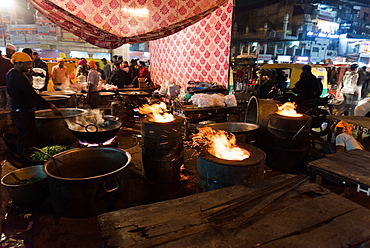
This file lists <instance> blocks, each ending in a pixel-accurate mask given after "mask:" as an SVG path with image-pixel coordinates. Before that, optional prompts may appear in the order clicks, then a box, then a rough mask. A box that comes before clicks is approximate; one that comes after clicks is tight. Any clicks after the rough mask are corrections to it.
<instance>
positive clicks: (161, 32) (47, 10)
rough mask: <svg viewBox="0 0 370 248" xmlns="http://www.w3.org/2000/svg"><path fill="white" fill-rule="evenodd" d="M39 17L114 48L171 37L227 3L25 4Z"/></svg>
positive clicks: (41, 0) (106, 0)
mask: <svg viewBox="0 0 370 248" xmlns="http://www.w3.org/2000/svg"><path fill="white" fill-rule="evenodd" d="M28 2H30V3H31V4H32V6H33V7H34V8H35V9H37V10H38V11H39V12H40V13H41V14H42V15H44V16H45V17H46V18H48V19H49V20H50V21H52V22H54V23H55V24H57V25H58V26H60V27H61V28H63V29H65V30H67V31H69V32H71V33H73V34H74V35H76V36H78V37H80V38H81V39H83V40H85V41H86V42H89V43H91V44H93V45H95V46H98V47H102V48H111V49H114V48H117V47H120V46H121V45H123V44H125V43H139V42H145V41H150V40H155V39H159V38H163V37H166V36H169V35H172V34H174V33H176V32H178V31H180V30H182V29H184V28H186V27H188V26H190V25H192V24H194V23H196V22H198V21H199V20H201V19H203V18H204V17H206V16H207V15H208V14H210V13H212V12H213V11H214V10H216V9H217V8H218V7H220V6H221V5H222V4H224V3H225V2H227V0H198V1H197V0H28Z"/></svg>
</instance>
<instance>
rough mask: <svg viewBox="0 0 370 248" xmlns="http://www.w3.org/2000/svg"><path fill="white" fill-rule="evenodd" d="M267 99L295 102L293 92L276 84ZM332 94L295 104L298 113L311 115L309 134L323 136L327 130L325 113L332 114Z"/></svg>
mask: <svg viewBox="0 0 370 248" xmlns="http://www.w3.org/2000/svg"><path fill="white" fill-rule="evenodd" d="M267 97H268V98H269V99H273V100H277V101H280V102H281V103H283V104H284V103H286V102H295V97H296V96H295V94H293V93H289V92H284V91H283V90H282V89H281V88H279V87H278V86H273V87H272V88H271V90H270V91H269V93H268V94H267ZM334 99H335V97H334V95H333V94H328V95H327V96H325V97H320V98H314V99H310V100H307V101H304V102H303V103H301V104H300V105H298V106H297V108H296V111H297V113H300V114H305V115H308V116H311V118H312V120H311V132H310V133H311V134H312V135H314V136H324V135H326V134H328V132H329V128H330V127H329V126H328V123H329V122H328V120H327V119H326V116H327V115H332V114H333V109H334V107H333V101H334Z"/></svg>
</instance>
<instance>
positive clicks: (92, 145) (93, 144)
mask: <svg viewBox="0 0 370 248" xmlns="http://www.w3.org/2000/svg"><path fill="white" fill-rule="evenodd" d="M116 137H117V135H116V136H114V137H113V138H111V139H109V140H107V141H105V142H103V143H102V144H101V145H103V146H109V145H111V144H112V143H113V140H114V139H115V138H116ZM78 143H80V144H81V145H83V146H86V147H95V146H100V144H98V143H88V142H86V141H81V140H78Z"/></svg>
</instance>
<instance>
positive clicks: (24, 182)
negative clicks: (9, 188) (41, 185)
mask: <svg viewBox="0 0 370 248" xmlns="http://www.w3.org/2000/svg"><path fill="white" fill-rule="evenodd" d="M42 179H43V178H30V179H22V180H17V181H15V182H14V183H12V185H27V184H31V183H36V182H38V181H41V180H42Z"/></svg>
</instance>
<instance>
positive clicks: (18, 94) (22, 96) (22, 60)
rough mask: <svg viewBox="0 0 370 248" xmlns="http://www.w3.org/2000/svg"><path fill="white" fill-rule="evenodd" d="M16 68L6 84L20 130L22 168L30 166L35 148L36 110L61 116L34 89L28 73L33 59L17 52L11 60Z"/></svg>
mask: <svg viewBox="0 0 370 248" xmlns="http://www.w3.org/2000/svg"><path fill="white" fill-rule="evenodd" d="M10 61H11V62H12V63H13V64H14V68H13V69H11V70H10V71H9V72H8V73H7V74H6V83H7V87H8V92H9V95H10V97H11V100H12V103H11V115H12V117H13V122H14V125H15V127H16V128H17V129H18V144H17V148H18V154H19V159H20V162H21V164H22V166H24V167H25V166H29V165H30V162H29V161H28V159H27V157H28V155H29V154H30V153H31V152H32V150H31V149H32V147H33V146H34V141H35V138H36V137H35V133H36V125H35V109H36V108H38V109H43V108H44V109H49V108H51V109H52V111H53V113H54V114H58V115H60V114H61V113H60V111H59V109H58V108H56V107H55V105H53V104H50V103H48V102H47V101H45V99H44V98H42V97H41V96H39V95H38V94H37V93H36V92H35V91H34V89H33V88H32V85H31V81H30V79H29V78H28V77H27V76H26V73H27V72H28V71H29V70H30V69H31V68H32V59H31V57H30V56H29V55H28V54H26V53H24V52H16V53H14V54H13V55H12V58H11V60H10Z"/></svg>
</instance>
